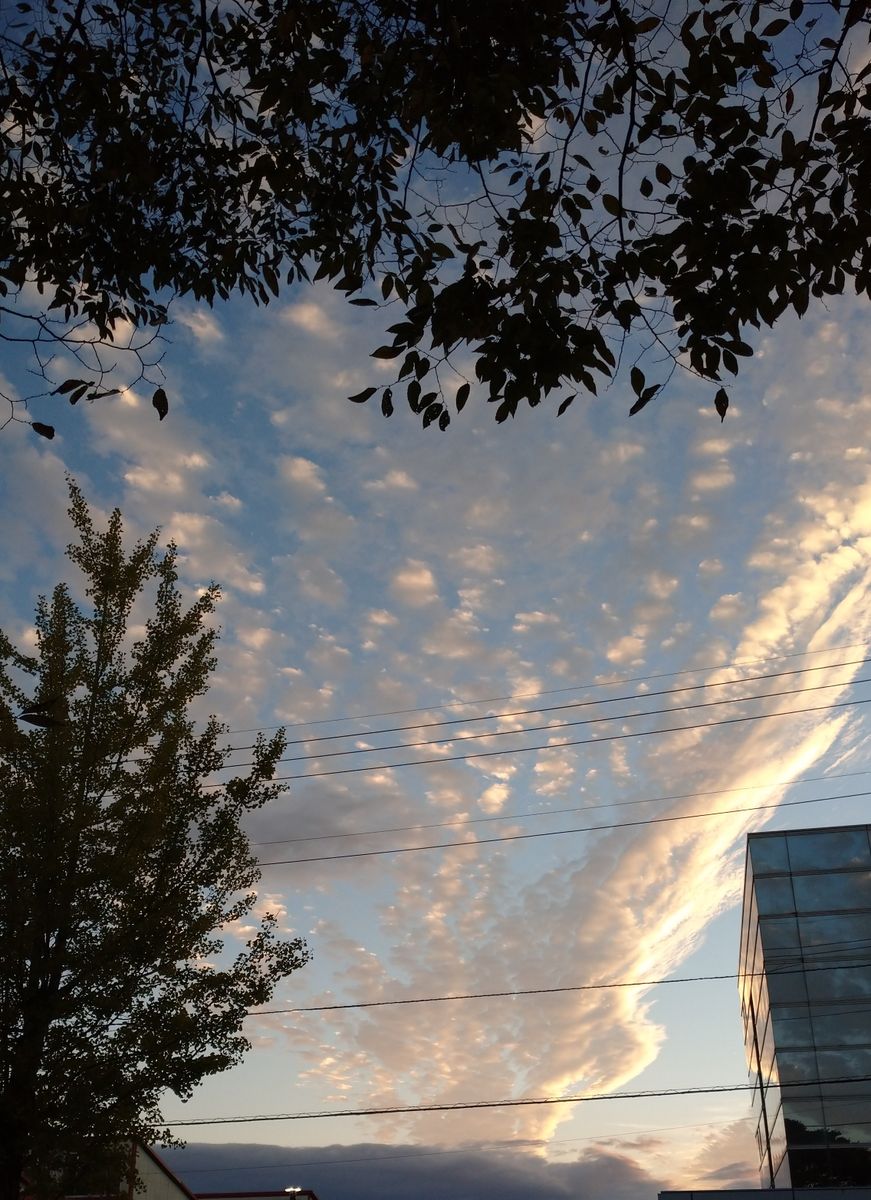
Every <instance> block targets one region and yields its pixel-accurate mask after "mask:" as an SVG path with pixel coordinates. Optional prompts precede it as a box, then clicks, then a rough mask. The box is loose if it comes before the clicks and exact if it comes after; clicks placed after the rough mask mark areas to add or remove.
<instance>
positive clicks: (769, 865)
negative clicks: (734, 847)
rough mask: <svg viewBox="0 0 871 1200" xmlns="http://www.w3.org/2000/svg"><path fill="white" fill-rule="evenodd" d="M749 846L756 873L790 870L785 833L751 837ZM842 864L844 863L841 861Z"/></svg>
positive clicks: (754, 872) (748, 842)
mask: <svg viewBox="0 0 871 1200" xmlns="http://www.w3.org/2000/svg"><path fill="white" fill-rule="evenodd" d="M747 847H748V849H749V851H750V861H751V862H752V864H753V874H754V875H762V874H766V873H767V872H769V871H783V872H786V871H788V870H789V857H788V855H787V851H786V837H785V836H784V835H782V834H779V835H777V836H770V835H769V836H765V837H754V838H749V839H748V841H747ZM841 866H844V864H843V863H841Z"/></svg>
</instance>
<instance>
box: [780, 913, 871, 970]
mask: <svg viewBox="0 0 871 1200" xmlns="http://www.w3.org/2000/svg"><path fill="white" fill-rule="evenodd" d="M798 928H799V934H800V936H801V944H802V948H803V949H804V950H806V951H807V950H810V951H812V952H813V955H814V957H815V958H817V959H818V960H819V961H821V962H825V960H826V957H827V956H832V957H838V956H839V955H857V956H859V957H862V956H864V955H869V952H871V912H865V913H840V914H838V915H837V916H830V917H807V916H802V917H799V920H798ZM869 956H871V955H869Z"/></svg>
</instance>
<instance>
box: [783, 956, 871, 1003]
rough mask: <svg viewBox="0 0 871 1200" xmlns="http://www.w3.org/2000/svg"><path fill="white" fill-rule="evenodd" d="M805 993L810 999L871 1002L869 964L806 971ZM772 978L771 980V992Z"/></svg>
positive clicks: (870, 968) (870, 969)
mask: <svg viewBox="0 0 871 1200" xmlns="http://www.w3.org/2000/svg"><path fill="white" fill-rule="evenodd" d="M805 979H806V981H807V994H808V996H809V998H810V999H811V1000H852V999H856V1000H864V999H865V998H866V997H867V1000H868V1003H869V1004H871V966H869V965H868V964H867V963H853V964H846V965H844V966H841V967H829V968H827V969H826V970H824V971H820V970H815V971H808V972H807V974H806V976H805ZM773 985H774V980H772V994H773Z"/></svg>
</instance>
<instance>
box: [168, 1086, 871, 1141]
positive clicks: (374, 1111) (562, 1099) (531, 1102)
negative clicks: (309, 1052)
mask: <svg viewBox="0 0 871 1200" xmlns="http://www.w3.org/2000/svg"><path fill="white" fill-rule="evenodd" d="M869 1082H871V1075H843V1076H839V1077H837V1078H831V1079H830V1078H826V1079H819V1080H814V1083H821V1084H835V1083H869ZM778 1086H779V1087H780V1088H786V1089H789V1088H793V1087H807V1084H806V1083H805V1082H804V1081H800V1082H795V1083H788V1082H786V1081H785V1080H781V1081H780V1083H779V1084H778ZM755 1090H756V1084H752V1083H728V1084H715V1085H713V1086H708V1087H689V1088H665V1089H662V1090H659V1091H641V1092H594V1093H590V1094H587V1095H581V1096H527V1097H524V1098H523V1099H519V1100H467V1101H461V1102H458V1103H455V1104H408V1105H392V1106H390V1107H385V1108H342V1109H336V1110H334V1111H332V1112H300V1113H264V1114H259V1115H256V1116H247V1117H200V1118H197V1119H194V1120H189V1121H161V1122H160V1123H159V1124H160V1127H161V1128H163V1129H181V1128H182V1127H183V1126H187V1127H190V1126H194V1125H248V1124H251V1123H252V1122H255V1121H315V1120H320V1119H323V1118H324V1117H387V1116H402V1115H404V1114H414V1113H426V1112H468V1111H470V1110H472V1109H482V1108H532V1107H536V1106H540V1105H549V1104H591V1103H593V1102H595V1101H599V1100H653V1099H656V1100H659V1099H663V1098H665V1097H669V1096H717V1095H723V1094H725V1093H727V1092H753V1091H755Z"/></svg>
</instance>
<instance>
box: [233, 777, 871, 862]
mask: <svg viewBox="0 0 871 1200" xmlns="http://www.w3.org/2000/svg"><path fill="white" fill-rule="evenodd" d="M862 775H871V771H841V772H833V773H832V774H831V775H808V776H805V777H804V778H803V779H774V780H772V781H771V782H770V783H748V784H744V785H743V786H741V787H729V788H711V789H709V790H707V791H702V792H677V793H675V794H674V795H671V796H642V797H641V798H639V799H638V800H612V801H609V802H608V803H606V804H580V805H573V806H572V807H571V808H547V809H537V810H536V811H535V812H521V813H497V814H496V815H495V816H489V817H467V818H465V819H463V820H458V821H433V822H430V823H429V824H426V825H390V826H385V827H384V828H383V829H358V830H351V831H349V832H346V833H315V834H311V835H309V836H308V837H292V838H272V839H270V840H269V841H264V842H251V845H252V846H287V845H292V844H295V843H297V842H327V841H332V840H334V839H335V838H351V837H374V836H376V835H377V834H381V833H413V832H414V831H415V830H418V829H453V828H455V827H457V826H464V825H483V824H489V823H491V822H493V821H525V820H528V819H529V818H531V817H555V816H560V815H562V814H563V813H576V812H594V811H598V810H599V809H602V808H629V807H634V806H635V805H636V804H661V803H664V802H665V801H667V800H691V799H695V798H696V797H698V796H724V795H729V794H731V793H732V792H764V791H767V790H768V789H769V788H780V787H784V788H785V787H798V785H799V784H802V783H827V782H828V781H829V780H830V779H857V778H859V777H860V776H862Z"/></svg>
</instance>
